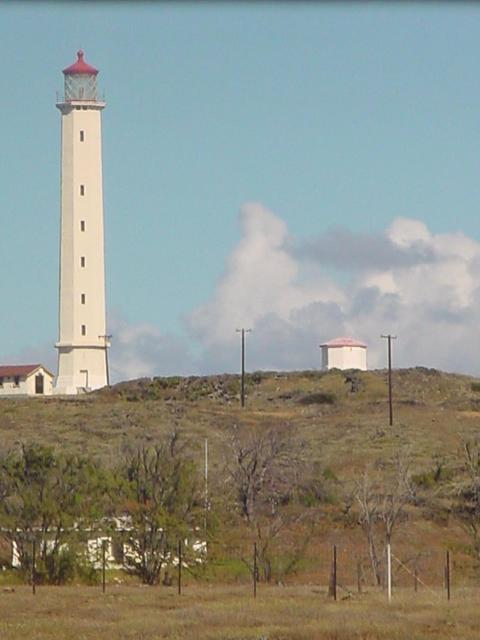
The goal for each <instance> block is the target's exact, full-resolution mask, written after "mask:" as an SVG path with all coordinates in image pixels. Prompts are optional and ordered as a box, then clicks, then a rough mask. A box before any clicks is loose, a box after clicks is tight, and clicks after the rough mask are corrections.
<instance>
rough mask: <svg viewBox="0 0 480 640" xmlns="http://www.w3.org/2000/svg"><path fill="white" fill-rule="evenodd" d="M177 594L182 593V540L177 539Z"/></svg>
mask: <svg viewBox="0 0 480 640" xmlns="http://www.w3.org/2000/svg"><path fill="white" fill-rule="evenodd" d="M178 595H179V596H180V595H182V541H181V540H179V541H178Z"/></svg>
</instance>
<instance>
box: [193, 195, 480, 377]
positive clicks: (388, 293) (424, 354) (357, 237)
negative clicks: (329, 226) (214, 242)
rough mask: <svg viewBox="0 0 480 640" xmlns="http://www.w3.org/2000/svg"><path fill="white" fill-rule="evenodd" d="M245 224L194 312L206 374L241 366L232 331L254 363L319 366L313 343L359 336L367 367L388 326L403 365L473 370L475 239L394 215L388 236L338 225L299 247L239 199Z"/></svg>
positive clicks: (479, 251)
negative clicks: (243, 339)
mask: <svg viewBox="0 0 480 640" xmlns="http://www.w3.org/2000/svg"><path fill="white" fill-rule="evenodd" d="M240 220H241V227H242V237H241V240H240V242H239V244H238V246H237V248H236V249H235V250H234V252H233V254H232V256H231V257H230V259H229V261H228V263H227V268H226V270H225V274H224V275H223V277H222V279H221V280H220V282H219V284H218V286H217V289H216V292H215V294H214V296H213V297H212V299H211V300H210V301H209V302H207V303H206V304H205V305H203V306H202V307H200V308H199V309H197V310H196V311H195V312H194V313H193V314H192V315H191V317H190V327H191V329H192V330H193V332H194V334H195V335H196V336H197V338H198V339H199V340H200V342H201V344H202V345H203V347H204V350H203V354H202V357H201V359H200V367H201V368H202V369H204V370H218V369H219V368H220V369H225V368H234V369H235V368H237V367H238V364H237V360H238V338H236V337H235V335H234V329H235V327H238V326H247V327H251V328H252V329H253V330H254V333H252V334H251V335H250V336H249V338H248V342H249V346H248V352H247V353H248V358H249V364H250V368H252V369H254V368H281V369H295V368H310V367H316V366H319V363H320V358H319V353H318V345H319V343H320V342H322V341H323V340H326V339H329V338H332V337H335V336H337V335H342V334H348V335H352V336H354V337H358V338H361V339H364V340H366V341H367V342H368V343H369V363H370V366H372V367H379V366H384V365H385V345H384V343H383V342H382V340H381V339H380V334H381V333H385V332H391V333H397V334H398V340H397V342H396V343H395V359H396V364H397V365H398V366H414V365H416V364H422V365H425V366H432V367H440V368H444V369H449V370H458V371H465V372H477V373H480V364H477V357H476V355H475V351H474V350H473V349H472V343H475V337H476V334H477V326H478V321H479V320H480V313H479V291H478V289H477V282H478V276H479V271H480V244H479V243H478V242H476V241H475V240H473V239H471V238H469V237H467V236H465V235H464V234H462V233H454V234H447V233H444V234H435V233H432V232H431V231H430V230H429V229H428V228H427V226H426V225H425V224H424V223H423V222H421V221H419V220H413V219H407V218H397V219H395V220H394V221H393V222H392V224H391V226H390V227H389V228H388V229H386V230H385V232H384V233H383V234H377V235H368V234H355V233H353V232H349V231H345V230H337V231H336V232H327V233H326V234H323V235H322V236H320V237H318V238H316V239H315V238H313V239H310V240H309V241H308V242H306V243H305V242H304V243H303V244H302V243H298V242H295V239H293V238H291V237H290V235H289V232H288V229H287V227H286V225H285V223H284V222H283V221H282V220H281V219H279V218H278V217H277V216H276V215H275V214H273V213H272V212H270V211H268V210H267V209H265V208H264V207H263V206H261V205H259V204H250V205H246V206H245V207H244V208H243V209H242V211H241V214H240ZM338 256H341V259H339V258H338ZM390 257H391V260H390ZM330 265H333V266H335V267H337V268H338V267H339V265H341V268H342V270H343V271H344V272H346V273H347V274H348V275H349V276H350V278H349V280H348V282H347V283H345V281H344V279H343V283H341V282H340V281H338V282H337V281H335V280H334V279H333V278H332V276H329V275H327V273H328V272H327V268H328V266H330ZM219 365H220V366H219Z"/></svg>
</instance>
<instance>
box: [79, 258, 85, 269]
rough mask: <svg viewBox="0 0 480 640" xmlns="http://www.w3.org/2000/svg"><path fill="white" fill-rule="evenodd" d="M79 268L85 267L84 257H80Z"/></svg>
mask: <svg viewBox="0 0 480 640" xmlns="http://www.w3.org/2000/svg"><path fill="white" fill-rule="evenodd" d="M80 266H81V267H84V266H85V256H82V257H81V258H80Z"/></svg>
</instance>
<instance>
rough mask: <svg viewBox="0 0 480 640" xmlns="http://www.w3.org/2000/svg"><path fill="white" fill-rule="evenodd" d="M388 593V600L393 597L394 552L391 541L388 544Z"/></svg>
mask: <svg viewBox="0 0 480 640" xmlns="http://www.w3.org/2000/svg"><path fill="white" fill-rule="evenodd" d="M387 593H388V601H389V602H390V601H391V599H392V552H391V549H390V543H388V544H387Z"/></svg>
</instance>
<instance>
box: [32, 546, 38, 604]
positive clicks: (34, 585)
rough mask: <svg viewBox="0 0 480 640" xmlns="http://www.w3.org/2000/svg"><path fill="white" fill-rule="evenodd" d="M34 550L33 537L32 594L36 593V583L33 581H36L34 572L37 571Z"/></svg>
mask: <svg viewBox="0 0 480 640" xmlns="http://www.w3.org/2000/svg"><path fill="white" fill-rule="evenodd" d="M36 552H37V549H36V543H35V539H33V542H32V593H33V595H35V593H36V584H35V581H36V578H37V576H36V573H37V566H36V564H37V559H36V555H37V554H36Z"/></svg>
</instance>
